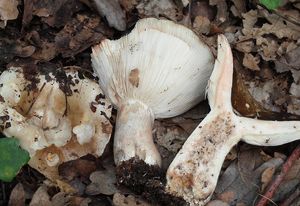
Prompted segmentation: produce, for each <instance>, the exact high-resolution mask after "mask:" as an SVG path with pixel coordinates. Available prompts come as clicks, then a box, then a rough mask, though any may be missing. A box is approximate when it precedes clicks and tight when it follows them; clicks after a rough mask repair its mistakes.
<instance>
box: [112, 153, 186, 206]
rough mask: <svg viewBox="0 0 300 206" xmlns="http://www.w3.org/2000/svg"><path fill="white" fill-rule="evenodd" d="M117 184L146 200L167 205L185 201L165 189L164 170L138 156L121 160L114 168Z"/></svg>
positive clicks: (175, 204) (182, 203) (179, 204)
mask: <svg viewBox="0 0 300 206" xmlns="http://www.w3.org/2000/svg"><path fill="white" fill-rule="evenodd" d="M116 176H117V181H118V182H117V183H118V185H124V186H126V187H128V188H129V189H131V190H132V191H134V192H135V193H136V194H138V195H142V196H143V197H144V198H145V199H146V200H147V201H149V202H151V203H154V204H159V205H166V206H167V205H168V206H184V205H187V203H186V202H185V201H184V200H183V199H182V198H179V197H175V196H173V195H171V194H169V193H167V192H166V191H165V184H166V179H165V175H164V172H163V171H162V170H161V168H160V167H158V166H156V165H149V164H146V163H145V162H144V161H143V160H141V159H139V158H138V157H133V158H131V159H130V160H127V161H123V162H122V163H121V164H120V165H118V166H117V169H116Z"/></svg>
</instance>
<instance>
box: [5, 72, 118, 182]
mask: <svg viewBox="0 0 300 206" xmlns="http://www.w3.org/2000/svg"><path fill="white" fill-rule="evenodd" d="M78 70H79V68H77V67H66V68H64V69H63V70H57V71H55V72H49V73H45V74H42V73H40V72H36V74H34V72H32V73H30V72H26V71H25V69H23V68H21V67H11V68H9V69H8V70H6V71H4V72H3V73H2V74H1V76H0V100H1V101H0V127H1V131H2V132H3V133H4V134H5V135H6V136H7V137H16V138H18V139H19V140H20V145H21V147H22V148H23V149H25V150H27V151H28V152H29V154H30V156H31V159H30V161H29V165H30V166H32V167H33V168H35V169H37V170H38V171H40V172H41V173H42V174H44V175H45V176H46V177H48V178H49V179H51V180H56V179H59V175H58V166H59V165H60V164H61V163H63V162H67V161H70V160H74V159H77V158H79V157H81V156H84V155H86V154H93V155H95V156H100V155H101V154H102V153H103V151H104V149H105V146H106V144H107V143H108V141H109V139H110V135H111V130H112V129H111V128H112V126H111V124H110V121H109V119H108V118H110V115H111V105H110V103H109V101H108V100H107V99H105V97H104V94H103V93H102V91H101V89H100V87H99V85H98V84H97V83H96V82H95V81H93V80H91V79H88V78H86V77H85V76H84V75H83V74H82V73H80V72H79V71H78Z"/></svg>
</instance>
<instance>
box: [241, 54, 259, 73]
mask: <svg viewBox="0 0 300 206" xmlns="http://www.w3.org/2000/svg"><path fill="white" fill-rule="evenodd" d="M259 62H260V59H259V57H258V56H255V57H254V56H253V55H252V54H251V53H245V55H244V58H243V65H244V66H245V67H246V68H248V69H251V70H254V71H259V70H260V68H259V66H258V64H259Z"/></svg>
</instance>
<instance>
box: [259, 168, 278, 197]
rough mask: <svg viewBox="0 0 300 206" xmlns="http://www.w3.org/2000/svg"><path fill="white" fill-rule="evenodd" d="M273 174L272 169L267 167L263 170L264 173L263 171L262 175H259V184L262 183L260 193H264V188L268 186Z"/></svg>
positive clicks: (273, 169)
mask: <svg viewBox="0 0 300 206" xmlns="http://www.w3.org/2000/svg"><path fill="white" fill-rule="evenodd" d="M274 173H275V168H274V167H269V168H267V169H265V171H263V173H262V174H261V182H262V186H261V191H264V190H265V188H266V187H267V186H268V184H269V183H270V182H271V180H272V178H273V176H274Z"/></svg>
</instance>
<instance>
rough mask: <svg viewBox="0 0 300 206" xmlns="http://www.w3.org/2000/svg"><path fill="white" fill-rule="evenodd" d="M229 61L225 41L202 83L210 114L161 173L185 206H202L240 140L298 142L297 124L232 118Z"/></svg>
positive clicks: (221, 41)
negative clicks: (204, 83) (232, 149)
mask: <svg viewBox="0 0 300 206" xmlns="http://www.w3.org/2000/svg"><path fill="white" fill-rule="evenodd" d="M232 75H233V58H232V53H231V49H230V46H229V43H228V42H227V40H226V38H225V36H223V35H220V36H219V38H218V59H217V60H216V62H215V66H214V70H213V73H212V75H211V77H210V80H209V84H208V86H209V87H208V100H209V104H210V107H211V111H210V113H209V114H208V115H207V116H206V117H205V119H204V120H203V121H202V122H201V123H200V125H199V126H198V127H197V128H196V129H195V131H194V132H193V133H192V134H191V136H190V137H189V138H188V139H187V141H186V142H185V143H184V145H183V147H182V149H181V150H180V151H179V152H178V154H177V155H176V157H175V159H174V160H173V162H172V163H171V165H170V167H169V169H168V171H167V187H166V189H167V191H168V192H170V193H171V194H173V195H175V196H178V197H182V198H184V199H185V200H186V201H187V202H188V203H190V205H192V206H193V205H197V206H201V205H205V204H206V203H207V202H208V201H209V200H210V198H211V196H212V194H213V192H214V189H215V187H216V184H217V180H218V176H219V173H220V170H221V167H222V164H223V161H224V159H225V157H226V155H227V154H228V152H229V151H230V149H231V148H232V147H233V146H234V145H236V144H237V143H238V142H239V141H240V140H243V141H245V142H247V143H250V144H255V145H264V146H273V145H280V144H284V143H287V142H291V141H294V140H297V139H300V122H299V121H265V120H257V119H250V118H245V117H240V116H237V115H236V114H235V113H234V111H233V108H232V105H231V88H232Z"/></svg>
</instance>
